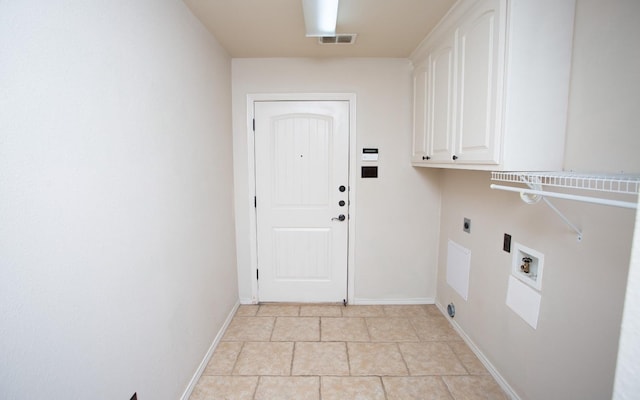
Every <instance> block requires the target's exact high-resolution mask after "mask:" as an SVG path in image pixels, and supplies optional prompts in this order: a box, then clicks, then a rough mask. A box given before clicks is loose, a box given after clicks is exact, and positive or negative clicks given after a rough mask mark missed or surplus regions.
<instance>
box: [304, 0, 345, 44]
mask: <svg viewBox="0 0 640 400" xmlns="http://www.w3.org/2000/svg"><path fill="white" fill-rule="evenodd" d="M302 10H303V12H304V25H305V27H306V31H307V37H318V36H335V35H336V24H337V21H338V0H302Z"/></svg>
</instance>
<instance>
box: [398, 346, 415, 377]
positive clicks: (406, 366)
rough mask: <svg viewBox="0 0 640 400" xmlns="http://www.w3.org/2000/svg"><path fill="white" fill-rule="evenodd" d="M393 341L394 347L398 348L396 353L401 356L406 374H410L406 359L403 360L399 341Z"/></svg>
mask: <svg viewBox="0 0 640 400" xmlns="http://www.w3.org/2000/svg"><path fill="white" fill-rule="evenodd" d="M395 343H396V347H397V348H398V353H400V358H402V362H403V363H404V367H405V368H406V369H407V376H412V375H411V370H410V369H409V364H408V363H407V360H405V358H404V354H403V353H402V349H401V348H400V343H398V342H395Z"/></svg>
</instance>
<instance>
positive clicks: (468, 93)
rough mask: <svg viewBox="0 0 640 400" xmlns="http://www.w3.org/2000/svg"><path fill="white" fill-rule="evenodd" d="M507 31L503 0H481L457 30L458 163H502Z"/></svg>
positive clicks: (456, 132)
mask: <svg viewBox="0 0 640 400" xmlns="http://www.w3.org/2000/svg"><path fill="white" fill-rule="evenodd" d="M504 29H505V7H504V6H503V0H487V1H482V2H480V3H479V4H478V6H476V7H474V8H473V9H472V10H470V12H469V14H468V15H467V16H466V17H465V18H464V19H463V21H462V23H461V24H460V26H459V27H458V29H457V33H456V35H457V43H458V81H457V85H458V88H457V101H456V103H457V104H456V127H455V140H456V142H455V156H456V157H457V161H456V162H457V163H465V164H466V163H470V164H473V163H475V164H482V163H486V164H499V163H500V145H499V140H500V137H501V134H500V129H501V123H500V116H499V115H498V113H499V109H498V107H499V105H500V103H501V98H499V96H501V93H502V81H503V75H502V74H503V71H502V68H500V67H501V66H502V65H503V63H504V36H505V35H504Z"/></svg>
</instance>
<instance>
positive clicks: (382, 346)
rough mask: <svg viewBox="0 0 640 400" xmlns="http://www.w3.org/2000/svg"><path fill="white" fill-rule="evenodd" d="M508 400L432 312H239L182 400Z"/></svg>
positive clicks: (421, 308) (270, 307) (289, 308)
mask: <svg viewBox="0 0 640 400" xmlns="http://www.w3.org/2000/svg"><path fill="white" fill-rule="evenodd" d="M214 399H215V400H218V399H225V400H236V399H237V400H244V399H248V400H263V399H266V400H289V399H291V400H293V399H295V400H307V399H309V400H321V399H322V400H334V399H336V400H369V399H371V400H375V399H380V400H412V399H420V400H426V399H429V400H431V399H434V400H435V399H448V400H474V399H482V400H493V399H501V400H502V399H507V396H506V395H505V394H504V392H502V390H501V389H500V387H499V386H498V385H497V384H496V382H495V381H494V379H493V378H492V377H491V375H489V373H488V372H487V370H486V369H485V368H484V366H483V365H482V363H481V362H480V361H479V360H478V358H477V357H476V356H475V354H473V352H472V351H471V350H470V349H469V348H468V347H467V345H466V344H465V343H464V342H463V341H462V339H461V338H460V336H459V335H458V334H457V333H456V332H455V331H454V330H453V329H452V328H451V326H450V324H449V322H448V321H447V320H446V318H445V317H444V316H443V315H442V314H441V313H440V311H438V309H437V308H436V307H435V306H433V305H412V306H347V307H343V306H338V305H288V304H287V305H275V304H265V305H260V306H257V305H256V306H240V308H238V311H237V312H236V315H235V316H234V318H233V320H232V321H231V324H230V325H229V327H228V329H227V331H226V332H225V335H224V336H223V338H222V341H221V342H220V344H219V345H218V347H217V348H216V350H215V352H214V354H213V356H212V357H211V361H210V362H209V365H208V366H207V368H206V370H205V371H204V373H203V375H202V377H201V378H200V380H199V381H198V384H197V385H196V387H195V389H194V391H193V393H192V395H191V400H214Z"/></svg>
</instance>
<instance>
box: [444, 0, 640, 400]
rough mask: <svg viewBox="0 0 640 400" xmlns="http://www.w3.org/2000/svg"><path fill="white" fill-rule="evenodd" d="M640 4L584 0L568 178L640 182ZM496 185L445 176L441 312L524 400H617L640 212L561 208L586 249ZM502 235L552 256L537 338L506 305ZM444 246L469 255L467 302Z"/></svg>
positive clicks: (473, 175)
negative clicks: (630, 175)
mask: <svg viewBox="0 0 640 400" xmlns="http://www.w3.org/2000/svg"><path fill="white" fill-rule="evenodd" d="M639 4H640V3H637V2H635V1H615V2H601V1H597V0H594V1H590V0H578V2H577V10H576V26H575V44H574V59H573V67H572V76H573V78H572V82H571V85H572V87H571V93H570V113H569V122H568V137H567V146H566V162H565V165H566V169H574V170H579V171H596V172H619V171H625V172H636V173H637V172H640V162H639V161H638V158H637V154H636V153H637V149H638V148H640V142H639V141H638V140H640V139H639V138H640V135H638V122H637V116H636V114H637V110H638V109H640V108H639V107H638V99H639V97H638V93H640V79H639V77H638V71H640V65H639V64H638V60H639V58H638V52H639V49H638V46H637V44H636V43H635V41H636V40H637V38H638V37H640V25H638V24H637V23H636V22H635V20H634V19H635V17H636V16H638V15H640V9H639ZM490 183H491V182H490V174H489V173H484V172H465V171H446V172H445V173H444V175H443V176H442V221H441V230H440V254H441V256H440V260H439V267H438V272H439V275H438V296H437V297H438V302H439V303H440V304H442V305H445V306H446V304H448V303H449V302H454V303H455V305H456V309H457V314H456V317H455V321H456V322H457V323H458V324H459V325H460V326H461V327H462V329H463V330H464V331H465V333H466V334H467V335H468V336H469V337H470V338H471V340H472V341H473V342H474V343H475V344H476V345H477V347H478V348H479V349H480V350H481V351H482V352H483V353H484V355H485V356H486V357H487V358H488V359H489V361H490V362H491V363H492V364H493V365H494V366H495V367H496V369H497V370H498V371H499V373H500V374H501V375H502V376H503V377H504V378H505V379H506V380H507V382H508V383H509V384H510V385H511V387H512V388H513V389H514V390H515V392H516V393H517V394H518V395H519V396H520V398H522V399H545V400H546V399H594V400H595V399H604V398H610V397H611V393H612V387H613V377H614V370H615V362H616V355H617V346H618V338H619V333H620V321H621V315H622V307H623V302H624V293H625V288H626V278H627V272H628V268H629V257H630V249H631V237H632V233H633V228H634V219H635V218H634V215H635V214H634V211H631V210H625V209H617V208H611V207H607V206H598V205H588V204H582V203H577V202H570V201H564V200H553V201H552V202H553V203H554V204H555V205H556V206H557V207H558V208H559V209H561V210H562V211H563V212H564V213H565V214H566V215H567V217H568V218H569V219H570V220H571V221H572V222H573V223H575V224H576V225H578V226H579V227H581V228H582V230H583V233H584V239H583V241H582V242H580V243H579V242H577V240H576V235H575V234H574V233H572V231H571V230H570V229H569V228H568V227H567V226H566V225H564V224H563V222H562V221H561V220H560V219H559V218H558V217H557V216H556V215H555V214H554V213H553V212H552V211H551V210H550V209H549V208H548V207H546V206H545V205H544V204H542V203H541V204H537V205H526V204H524V203H522V202H521V201H520V200H519V198H518V196H517V194H515V193H506V192H498V191H496V192H493V191H491V190H490V189H489V188H488V186H489V184H490ZM627 200H628V199H627ZM463 217H469V218H471V220H472V227H473V228H472V232H471V234H470V235H469V234H466V233H463V232H462V230H461V228H460V226H461V223H462V219H463ZM504 233H510V234H511V235H512V236H513V241H517V242H520V243H522V244H523V245H525V246H527V247H530V248H533V249H535V250H538V251H540V252H542V253H543V254H544V257H545V269H544V277H543V282H542V292H541V293H542V303H541V308H540V318H539V323H538V328H537V330H534V329H532V328H531V327H530V326H529V325H527V324H526V323H525V322H524V321H523V320H522V319H520V317H518V316H517V315H516V314H515V313H514V312H513V311H511V309H510V308H508V307H507V306H506V304H505V299H506V291H507V280H508V276H509V273H510V272H509V269H510V267H511V254H508V253H506V252H503V251H502V238H503V234H504ZM448 239H452V240H454V241H456V242H458V243H460V244H462V245H463V246H465V247H467V248H469V249H470V250H471V253H472V256H471V260H472V265H471V277H470V290H469V298H468V301H467V302H465V301H464V300H462V299H461V298H460V297H459V296H458V295H457V294H456V293H455V292H453V290H452V289H451V288H450V287H449V286H448V285H447V283H446V280H445V277H446V244H447V240H448Z"/></svg>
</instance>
